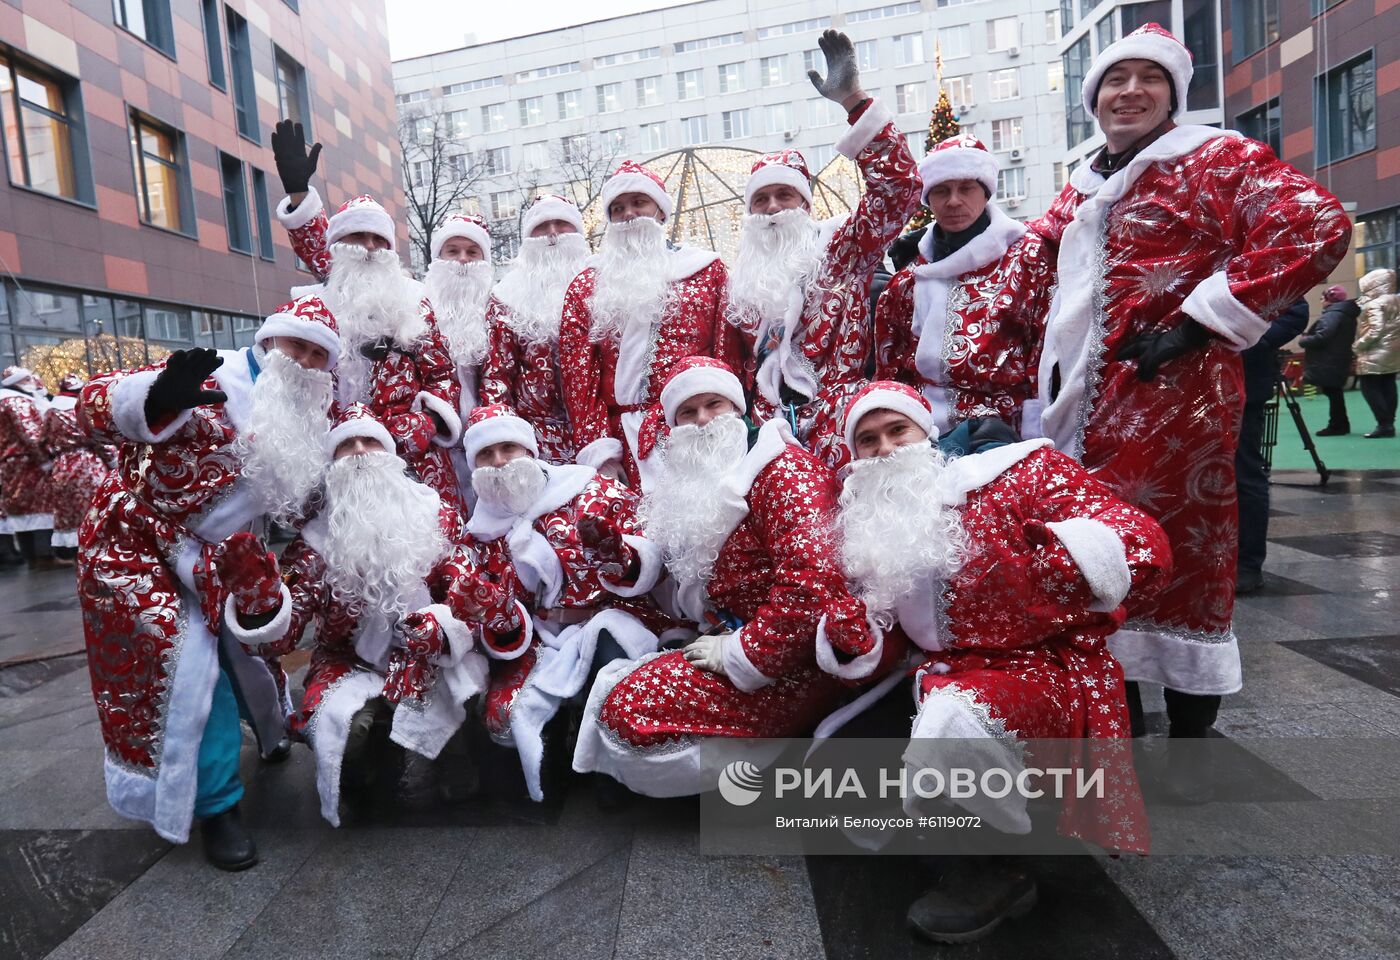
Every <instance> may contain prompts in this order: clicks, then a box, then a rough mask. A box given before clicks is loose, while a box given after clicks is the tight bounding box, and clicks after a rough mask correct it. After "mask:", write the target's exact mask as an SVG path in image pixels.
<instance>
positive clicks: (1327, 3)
mask: <svg viewBox="0 0 1400 960" xmlns="http://www.w3.org/2000/svg"><path fill="white" fill-rule="evenodd" d="M1341 2H1342V0H1311V10H1312V15H1313V16H1314V17H1315V16H1317V15H1318V14H1319V13H1321V12H1322V11H1323V10H1331V9H1332V8H1333V7H1335V6H1336V5H1337V4H1339V3H1341Z"/></svg>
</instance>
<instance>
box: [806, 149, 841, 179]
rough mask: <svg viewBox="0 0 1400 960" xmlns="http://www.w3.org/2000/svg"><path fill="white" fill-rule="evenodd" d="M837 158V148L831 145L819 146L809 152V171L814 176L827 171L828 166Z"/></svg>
mask: <svg viewBox="0 0 1400 960" xmlns="http://www.w3.org/2000/svg"><path fill="white" fill-rule="evenodd" d="M835 158H836V148H835V147H834V146H832V145H831V144H829V143H822V144H818V145H817V146H815V147H813V148H812V149H810V150H808V151H807V169H808V170H810V171H812V173H813V174H816V173H819V172H820V171H822V170H824V169H826V165H827V164H829V163H830V162H831V161H832V160H834V159H835Z"/></svg>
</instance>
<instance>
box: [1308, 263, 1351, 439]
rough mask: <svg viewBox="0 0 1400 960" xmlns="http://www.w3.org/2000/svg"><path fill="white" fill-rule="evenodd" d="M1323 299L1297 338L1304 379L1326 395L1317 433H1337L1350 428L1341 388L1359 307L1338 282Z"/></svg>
mask: <svg viewBox="0 0 1400 960" xmlns="http://www.w3.org/2000/svg"><path fill="white" fill-rule="evenodd" d="M1322 299H1323V300H1325V301H1326V302H1327V305H1326V306H1325V307H1323V308H1322V316H1321V317H1319V318H1318V320H1317V323H1315V324H1313V327H1312V329H1311V330H1309V331H1308V332H1307V333H1305V334H1303V336H1302V339H1300V340H1299V341H1298V342H1299V343H1300V344H1301V345H1302V347H1303V379H1304V380H1305V381H1306V382H1308V383H1311V384H1312V385H1313V386H1315V387H1317V388H1318V389H1319V390H1321V391H1322V393H1323V395H1324V396H1326V397H1327V426H1325V427H1323V428H1322V429H1321V430H1319V431H1317V435H1318V436H1319V437H1340V436H1344V435H1345V434H1348V433H1350V432H1351V420H1350V419H1349V418H1348V416H1347V401H1346V396H1345V395H1344V394H1343V393H1342V389H1343V388H1344V387H1345V386H1346V382H1347V377H1349V376H1351V361H1352V352H1351V343H1352V340H1353V339H1354V338H1355V336H1356V318H1357V317H1358V316H1359V315H1360V313H1361V307H1360V306H1358V305H1357V303H1356V301H1355V300H1352V299H1351V298H1349V297H1348V296H1347V292H1346V290H1345V289H1344V288H1342V287H1340V286H1331V287H1328V288H1327V292H1326V293H1324V294H1323V295H1322Z"/></svg>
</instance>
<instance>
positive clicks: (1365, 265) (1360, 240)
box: [1352, 208, 1400, 279]
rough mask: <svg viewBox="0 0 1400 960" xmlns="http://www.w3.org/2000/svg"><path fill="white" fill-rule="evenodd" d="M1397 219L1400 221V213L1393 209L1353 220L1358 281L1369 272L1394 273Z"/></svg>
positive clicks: (1399, 254) (1398, 263)
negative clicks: (1382, 271)
mask: <svg viewBox="0 0 1400 960" xmlns="http://www.w3.org/2000/svg"><path fill="white" fill-rule="evenodd" d="M1397 219H1400V211H1398V210H1396V209H1395V208H1392V209H1390V210H1381V211H1379V212H1377V213H1368V214H1365V215H1364V216H1359V217H1357V218H1356V230H1355V232H1354V233H1353V234H1352V248H1353V249H1354V250H1355V257H1356V276H1357V278H1358V279H1359V278H1361V277H1364V276H1365V275H1366V274H1368V273H1370V272H1371V271H1372V270H1380V269H1385V270H1395V269H1396V268H1397V267H1400V243H1397V241H1396V220H1397Z"/></svg>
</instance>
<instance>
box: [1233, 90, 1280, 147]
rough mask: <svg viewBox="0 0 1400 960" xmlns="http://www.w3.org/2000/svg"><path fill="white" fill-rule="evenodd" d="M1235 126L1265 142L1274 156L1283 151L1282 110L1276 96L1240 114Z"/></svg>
mask: <svg viewBox="0 0 1400 960" xmlns="http://www.w3.org/2000/svg"><path fill="white" fill-rule="evenodd" d="M1235 127H1236V129H1238V130H1239V132H1240V133H1242V134H1244V135H1245V136H1246V137H1251V138H1252V139H1255V140H1258V141H1259V142H1260V143H1267V144H1268V145H1269V147H1270V148H1271V149H1272V150H1273V151H1274V154H1275V155H1276V156H1277V155H1278V154H1281V153H1282V152H1283V111H1282V109H1281V108H1280V106H1279V99H1278V97H1274V98H1273V99H1272V100H1270V101H1269V102H1268V103H1264V104H1260V105H1259V106H1257V107H1255V108H1254V109H1253V110H1247V111H1245V112H1244V113H1242V114H1240V115H1239V116H1238V117H1236V118H1235Z"/></svg>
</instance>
